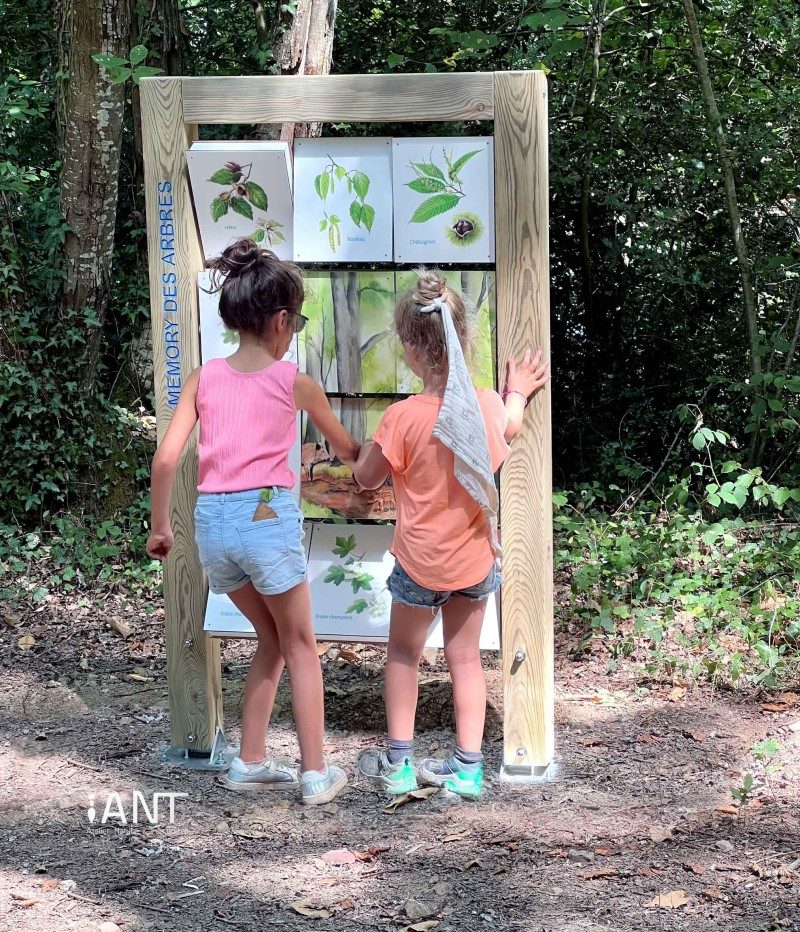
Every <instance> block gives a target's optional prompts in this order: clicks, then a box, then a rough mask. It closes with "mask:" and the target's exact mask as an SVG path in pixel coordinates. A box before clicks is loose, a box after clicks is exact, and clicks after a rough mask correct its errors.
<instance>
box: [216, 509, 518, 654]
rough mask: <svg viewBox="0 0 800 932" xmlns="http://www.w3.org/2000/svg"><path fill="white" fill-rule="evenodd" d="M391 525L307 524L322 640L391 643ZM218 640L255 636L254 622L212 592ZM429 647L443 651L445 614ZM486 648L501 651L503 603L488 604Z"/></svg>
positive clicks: (315, 608) (484, 631)
mask: <svg viewBox="0 0 800 932" xmlns="http://www.w3.org/2000/svg"><path fill="white" fill-rule="evenodd" d="M393 533H394V527H393V526H392V525H390V524H371V525H367V524H313V525H307V526H306V538H305V545H306V553H307V555H308V579H309V583H310V585H311V604H312V606H313V608H312V619H313V625H314V633H315V635H316V637H317V638H318V639H319V640H322V641H365V642H379V643H380V642H385V641H386V640H387V639H388V637H389V617H390V614H391V607H392V599H391V595H390V593H389V590H388V589H387V586H386V583H387V580H388V579H389V575H390V573H391V572H392V569H393V568H394V557H393V556H392V554H391V553H390V552H389V547H390V546H391V542H392V535H393ZM203 628H204V630H205V631H206V633H208V634H210V635H211V636H212V637H248V638H253V637H255V631H254V630H253V627H252V625H251V624H250V622H249V621H248V620H247V619H246V618H245V617H244V615H242V614H241V612H239V610H238V609H237V608H236V606H235V605H234V604H233V603H232V602H231V600H230V599H229V598H228V597H227V596H224V595H214V594H213V593H211V592H210V593H209V594H208V604H207V606H206V615H205V624H204V626H203ZM425 646H426V647H442V646H443V632H442V616H441V613H439V614H437V615H436V617H435V618H434V619H433V620H432V622H431V625H430V628H429V629H428V637H427V640H426V642H425ZM480 647H481V650H499V648H500V626H499V600H498V598H497V597H496V596H492V597H490V598H489V599H488V601H487V603H486V615H485V617H484V620H483V627H482V629H481V638H480Z"/></svg>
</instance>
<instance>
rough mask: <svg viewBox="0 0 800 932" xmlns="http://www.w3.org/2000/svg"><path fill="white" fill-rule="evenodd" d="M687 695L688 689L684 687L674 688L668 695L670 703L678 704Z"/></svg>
mask: <svg viewBox="0 0 800 932" xmlns="http://www.w3.org/2000/svg"><path fill="white" fill-rule="evenodd" d="M685 695H686V689H685V688H684V687H683V686H673V687H672V689H671V690H670V691H669V692H668V693H667V699H668V700H669V702H678V701H679V700H681V699H683V697H684V696H685Z"/></svg>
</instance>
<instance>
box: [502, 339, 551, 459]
mask: <svg viewBox="0 0 800 932" xmlns="http://www.w3.org/2000/svg"><path fill="white" fill-rule="evenodd" d="M549 381H550V363H549V362H542V351H541V350H536V353H535V354H534V353H532V352H531V350H530V348H529V349H526V350H525V353H524V355H523V357H522V359H521V360H520V361H519V362H517V361H516V360H515V359H513V358H512V359H509V360H508V372H507V375H506V395H505V406H506V415H507V416H508V422H507V425H506V430H505V438H506V441H510V440H513V439H514V437H516V436H517V434H518V433H519V432H520V429H521V427H522V419H523V417H524V415H525V406H526V405H527V404H528V402H529V401H530V399H531V398H532V397H533V395H535V394H536V392H538V391H541V389H542V388H544V386H545V385H547V383H548V382H549Z"/></svg>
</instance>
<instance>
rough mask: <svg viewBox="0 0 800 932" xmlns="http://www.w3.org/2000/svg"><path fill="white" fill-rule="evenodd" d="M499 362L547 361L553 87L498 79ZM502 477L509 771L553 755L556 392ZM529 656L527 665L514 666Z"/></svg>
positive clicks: (526, 79) (539, 409) (535, 80)
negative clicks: (527, 351) (539, 356)
mask: <svg viewBox="0 0 800 932" xmlns="http://www.w3.org/2000/svg"><path fill="white" fill-rule="evenodd" d="M494 100H495V192H496V201H495V218H496V225H495V226H496V230H497V239H496V245H495V249H496V257H497V259H496V275H497V327H498V356H499V360H500V364H501V365H503V364H504V362H505V360H506V359H507V358H508V357H509V356H512V355H513V356H518V355H519V354H520V353H521V352H522V351H523V350H524V348H525V347H526V346H533V347H538V348H541V350H542V352H543V353H544V355H545V357H546V358H549V356H550V321H549V317H550V291H549V288H550V285H549V248H548V170H547V84H546V80H545V76H544V74H543V73H542V72H539V71H534V72H515V73H507V74H503V73H495V75H494ZM513 446H514V451H513V453H512V455H511V457H510V458H509V460H508V462H507V463H506V465H505V466H504V467H503V469H502V472H501V477H500V482H501V496H500V502H501V528H502V544H503V562H504V579H505V583H504V585H503V593H502V597H503V601H502V606H503V615H502V632H503V635H502V636H503V682H504V688H505V722H504V735H505V740H504V751H503V757H504V760H503V762H504V765H505V766H506V767H522V768H527V767H530V768H533V767H544V766H546V765H547V764H549V763H550V761H551V760H552V757H553V574H552V566H553V533H552V463H551V439H550V387H549V386H547V388H545V389H544V390H543V391H542V392H540V394H539V395H538V396H537V397H536V398H535V399H534V400H533V402H532V403H531V405H530V408H529V409H528V411H527V412H526V415H525V420H524V423H523V428H522V432H521V434H520V436H519V437H518V438H517V439H516V440H515V441H514V445H513ZM519 651H523V652H524V654H525V659H523V660H522V661H521V662H520V661H519V660H517V659H516V655H517V654H518V652H519Z"/></svg>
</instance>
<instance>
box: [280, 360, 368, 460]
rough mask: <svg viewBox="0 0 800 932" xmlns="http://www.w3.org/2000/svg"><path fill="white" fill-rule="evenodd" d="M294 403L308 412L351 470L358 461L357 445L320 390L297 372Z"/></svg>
mask: <svg viewBox="0 0 800 932" xmlns="http://www.w3.org/2000/svg"><path fill="white" fill-rule="evenodd" d="M294 403H295V406H296V407H297V408H299V409H301V410H302V411H307V412H308V414H309V417H310V418H311V420H312V421H313V422H314V423H315V424H316V425H317V428H318V429H319V431H320V432H321V433H322V434H323V436H324V437H325V439H326V440H327V441H328V443H330V445H331V446H332V447H333V449H334V451H335V452H336V455H337V456H338V457H339V459H340V460H341V461H342V462H343V463H344V464H345V466H348V467H349V468H350V469H353V467H354V466H355V464H356V460H357V459H358V451H359V449H360V446H359V444H358V443H357V442H356V441H355V440H354V439H353V438H352V437H351V436H350V434H348V433H347V431H346V430H345V429H344V427H342V425H341V423H340V422H339V419H338V418H337V417H336V415H335V414H334V413H333V411H332V410H331V403H330V402H329V401H328V398H327V396H326V394H325V392H324V391H323V390H322V388H321V387H320V386H319V385H318V384H317V383H316V382H315V381H314V380H313V379H312V378H311V377H310V376H308V375H305V374H303V373H302V372H298V374H297V377H296V379H295V381H294Z"/></svg>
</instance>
